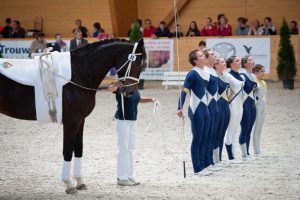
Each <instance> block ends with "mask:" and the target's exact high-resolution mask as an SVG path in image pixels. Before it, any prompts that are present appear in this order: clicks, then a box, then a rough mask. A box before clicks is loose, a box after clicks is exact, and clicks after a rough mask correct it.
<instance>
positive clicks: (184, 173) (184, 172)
mask: <svg viewBox="0 0 300 200" xmlns="http://www.w3.org/2000/svg"><path fill="white" fill-rule="evenodd" d="M183 177H184V178H186V171H185V161H183Z"/></svg>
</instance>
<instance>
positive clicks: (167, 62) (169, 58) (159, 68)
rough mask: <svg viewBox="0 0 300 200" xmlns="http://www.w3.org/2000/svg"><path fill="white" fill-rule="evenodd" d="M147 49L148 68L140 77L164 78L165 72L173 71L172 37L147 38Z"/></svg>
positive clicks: (147, 78) (146, 78)
mask: <svg viewBox="0 0 300 200" xmlns="http://www.w3.org/2000/svg"><path fill="white" fill-rule="evenodd" d="M144 43H145V49H146V51H147V68H146V69H145V71H144V72H142V74H141V76H140V78H141V79H145V80H162V79H163V73H164V72H166V71H173V65H174V52H173V45H174V44H173V40H172V39H159V40H155V39H145V40H144Z"/></svg>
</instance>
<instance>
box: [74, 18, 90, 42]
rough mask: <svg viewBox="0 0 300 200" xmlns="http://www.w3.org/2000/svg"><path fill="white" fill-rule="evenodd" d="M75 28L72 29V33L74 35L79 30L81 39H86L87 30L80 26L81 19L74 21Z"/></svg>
mask: <svg viewBox="0 0 300 200" xmlns="http://www.w3.org/2000/svg"><path fill="white" fill-rule="evenodd" d="M75 26H76V27H75V28H74V29H73V31H72V33H73V34H74V33H75V31H76V30H78V29H79V30H80V31H81V33H82V37H83V38H87V37H88V35H89V31H88V29H87V28H86V27H85V26H82V21H81V19H77V20H76V21H75Z"/></svg>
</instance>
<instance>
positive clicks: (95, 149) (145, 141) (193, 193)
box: [0, 82, 300, 199]
mask: <svg viewBox="0 0 300 200" xmlns="http://www.w3.org/2000/svg"><path fill="white" fill-rule="evenodd" d="M268 87H269V91H268V92H269V93H268V103H269V105H268V107H267V117H266V121H265V126H264V129H263V133H262V149H263V151H264V153H265V154H268V155H269V157H267V158H264V159H259V160H256V161H253V162H247V163H244V164H242V165H238V166H237V165H235V166H232V167H229V168H225V169H223V170H222V171H219V172H215V173H214V174H213V175H211V176H207V177H197V176H194V175H193V171H192V165H191V161H190V154H189V144H190V141H191V133H190V124H189V120H188V119H187V120H186V124H185V138H186V140H187V144H188V147H187V149H186V152H187V153H186V154H185V157H186V159H187V164H186V166H187V178H186V179H184V178H183V170H182V157H183V154H182V148H181V147H182V145H180V138H181V131H180V130H181V126H180V121H179V119H178V118H177V117H176V116H175V112H176V107H177V99H178V90H176V89H170V90H164V89H163V87H162V86H161V85H160V83H159V82H146V83H145V90H143V91H141V94H142V95H144V96H152V97H157V98H158V99H159V100H160V102H161V105H162V106H161V109H162V112H161V113H162V114H161V116H162V119H163V120H162V124H163V130H164V135H165V138H166V143H167V148H168V150H169V152H168V153H166V152H165V151H164V143H163V142H161V141H162V140H161V138H162V137H161V134H160V131H159V130H160V129H159V128H158V126H157V124H155V123H153V124H152V125H151V126H150V128H149V129H148V131H146V127H147V125H148V124H149V122H150V120H151V116H152V110H153V105H152V104H143V105H140V106H139V117H138V134H137V142H136V150H135V173H136V178H137V179H138V180H139V181H141V185H140V186H136V187H130V188H128V187H127V188H122V187H117V186H116V154H117V146H116V138H117V137H116V131H115V124H114V121H113V115H114V111H115V99H114V95H113V94H110V93H109V92H107V91H104V90H101V91H99V92H98V93H97V97H96V98H97V105H96V107H95V109H94V111H93V113H92V114H91V115H90V116H89V117H88V118H87V119H86V124H85V130H84V156H83V174H84V180H85V182H86V184H87V186H88V190H87V191H82V192H79V193H78V194H76V195H66V194H65V192H64V186H63V184H62V182H61V181H60V171H61V164H62V161H63V157H62V126H57V125H53V124H46V125H40V124H38V123H37V122H30V121H21V120H16V119H13V118H9V117H7V116H4V115H2V114H1V115H0V126H1V129H0V199H300V189H299V188H300V161H299V158H300V149H299V148H300V147H299V146H300V120H299V119H300V84H299V83H298V84H296V89H295V90H294V91H289V90H283V89H281V88H282V86H281V83H268ZM251 151H252V146H251ZM223 158H224V160H225V161H226V154H225V152H224V153H223Z"/></svg>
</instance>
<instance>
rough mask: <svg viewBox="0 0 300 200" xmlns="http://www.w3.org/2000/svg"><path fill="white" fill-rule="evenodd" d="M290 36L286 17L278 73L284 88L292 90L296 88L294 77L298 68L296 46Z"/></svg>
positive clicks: (280, 46) (282, 32)
mask: <svg viewBox="0 0 300 200" xmlns="http://www.w3.org/2000/svg"><path fill="white" fill-rule="evenodd" d="M290 38H291V34H290V31H289V27H288V24H287V22H286V20H285V18H284V19H283V22H282V26H281V28H280V43H279V51H278V65H277V74H278V78H279V79H280V80H282V82H283V88H285V89H290V90H292V89H294V78H295V76H296V72H297V68H296V59H295V52H294V47H293V45H292V43H291V40H290Z"/></svg>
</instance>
